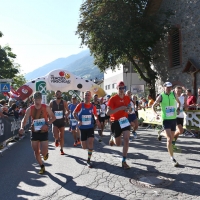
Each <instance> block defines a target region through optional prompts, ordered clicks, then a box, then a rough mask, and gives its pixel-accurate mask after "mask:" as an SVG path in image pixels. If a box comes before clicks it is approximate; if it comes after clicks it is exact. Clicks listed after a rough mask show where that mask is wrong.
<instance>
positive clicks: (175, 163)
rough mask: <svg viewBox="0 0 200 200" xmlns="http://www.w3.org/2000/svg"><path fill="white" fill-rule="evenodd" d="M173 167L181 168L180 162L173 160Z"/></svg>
mask: <svg viewBox="0 0 200 200" xmlns="http://www.w3.org/2000/svg"><path fill="white" fill-rule="evenodd" d="M172 165H173V166H174V167H178V166H179V164H178V162H177V161H176V160H175V159H173V160H172Z"/></svg>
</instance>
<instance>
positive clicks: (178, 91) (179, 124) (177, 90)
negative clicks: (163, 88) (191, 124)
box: [172, 86, 188, 151]
mask: <svg viewBox="0 0 200 200" xmlns="http://www.w3.org/2000/svg"><path fill="white" fill-rule="evenodd" d="M182 92H183V89H182V87H180V86H177V87H176V88H175V94H176V96H177V97H178V99H179V101H180V103H181V106H180V114H179V115H177V118H176V124H177V125H176V132H175V134H174V139H173V141H172V146H173V150H174V151H176V150H179V149H180V148H177V147H176V146H175V144H176V141H177V139H178V137H179V135H181V134H183V132H184V129H183V120H184V114H183V109H184V110H187V109H188V106H187V97H186V96H185V97H184V96H181V94H182ZM180 150H181V149H180Z"/></svg>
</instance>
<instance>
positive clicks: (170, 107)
mask: <svg viewBox="0 0 200 200" xmlns="http://www.w3.org/2000/svg"><path fill="white" fill-rule="evenodd" d="M163 86H164V92H162V93H161V94H160V95H159V96H158V97H157V99H156V101H155V102H154V104H153V106H152V109H153V111H154V113H155V115H156V116H157V118H158V117H159V116H158V114H157V112H156V106H157V105H158V104H160V106H161V116H162V120H163V128H164V130H165V137H166V138H167V150H168V152H169V154H170V157H171V160H172V164H173V165H174V166H175V167H176V166H178V165H179V163H178V162H177V161H176V160H175V158H174V156H173V148H172V141H173V138H174V134H175V130H176V118H177V114H179V113H180V105H181V104H180V101H179V99H178V97H177V96H176V94H175V93H174V92H172V91H171V90H172V84H171V83H170V82H166V83H164V85H163ZM158 137H160V136H158Z"/></svg>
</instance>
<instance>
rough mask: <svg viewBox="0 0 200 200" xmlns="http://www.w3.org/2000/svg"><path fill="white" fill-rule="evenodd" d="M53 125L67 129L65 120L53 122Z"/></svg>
mask: <svg viewBox="0 0 200 200" xmlns="http://www.w3.org/2000/svg"><path fill="white" fill-rule="evenodd" d="M53 125H54V126H56V127H58V128H62V127H65V119H56V120H55V121H54V122H53Z"/></svg>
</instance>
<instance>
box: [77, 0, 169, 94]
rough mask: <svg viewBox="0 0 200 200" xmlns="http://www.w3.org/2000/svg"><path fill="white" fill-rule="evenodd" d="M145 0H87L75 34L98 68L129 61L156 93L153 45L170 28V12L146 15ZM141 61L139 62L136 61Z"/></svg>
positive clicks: (152, 91) (116, 65)
mask: <svg viewBox="0 0 200 200" xmlns="http://www.w3.org/2000/svg"><path fill="white" fill-rule="evenodd" d="M147 4H148V0H112V1H111V0H86V1H85V2H84V3H83V4H82V5H81V8H80V22H79V24H78V27H77V31H76V34H78V35H79V37H80V38H81V45H86V46H88V47H89V49H90V51H91V54H92V55H93V56H94V58H95V61H94V64H95V65H97V66H98V67H99V68H100V69H101V71H105V69H107V68H108V67H111V68H112V69H115V68H116V67H118V66H119V64H123V63H125V62H131V63H132V64H133V67H134V70H135V71H136V72H137V73H138V74H139V76H140V77H141V78H142V79H143V80H144V81H146V83H147V84H148V85H149V89H150V93H151V94H153V95H155V80H156V79H157V73H156V72H155V71H153V70H152V68H151V63H152V62H153V55H152V49H153V48H154V47H155V45H156V43H157V42H158V41H160V40H161V39H163V38H164V36H165V35H166V33H167V31H168V29H169V28H170V25H169V21H168V16H169V14H170V12H163V11H162V13H159V17H158V15H148V14H147V13H146V10H145V9H146V6H147ZM139 63H140V65H139Z"/></svg>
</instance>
